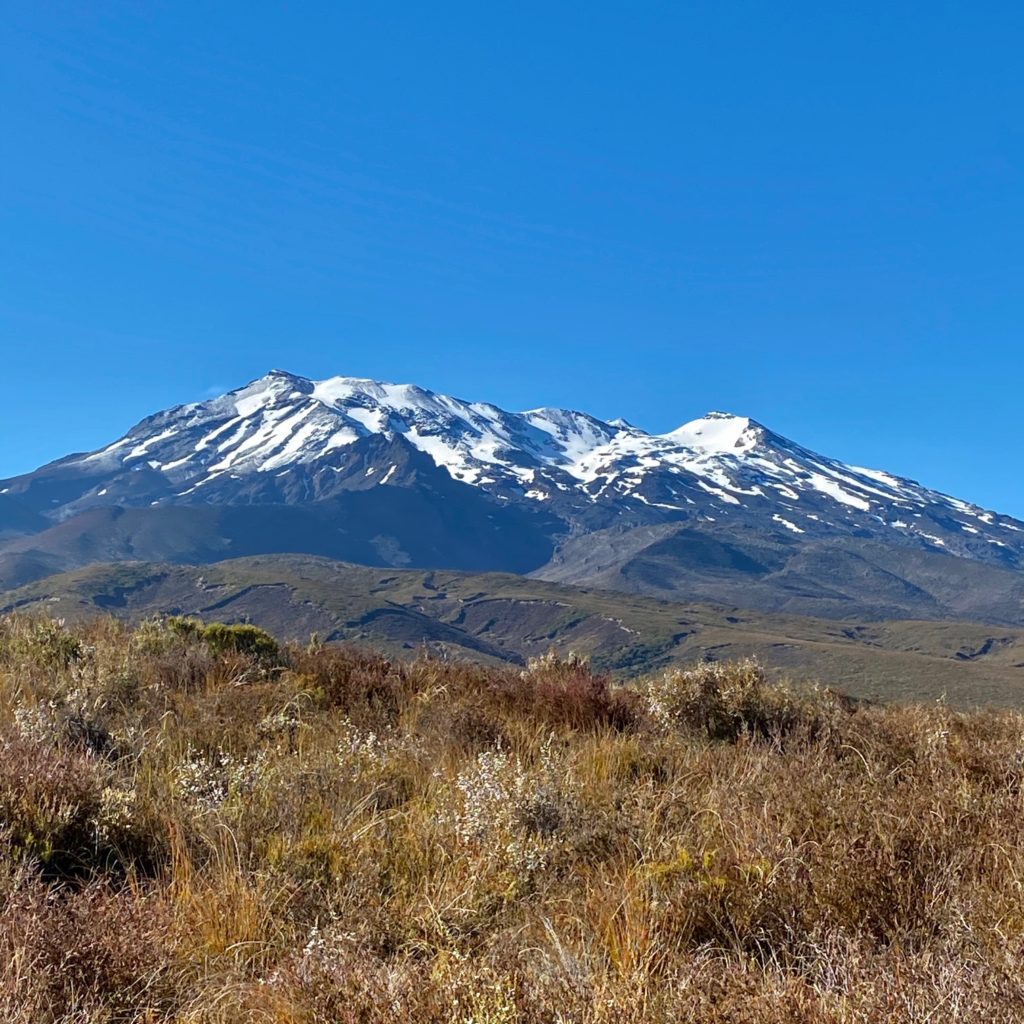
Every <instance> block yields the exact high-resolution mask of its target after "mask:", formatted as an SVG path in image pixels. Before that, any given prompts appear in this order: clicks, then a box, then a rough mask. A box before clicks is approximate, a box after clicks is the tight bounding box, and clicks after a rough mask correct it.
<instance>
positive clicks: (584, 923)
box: [0, 581, 1024, 1024]
mask: <svg viewBox="0 0 1024 1024" xmlns="http://www.w3.org/2000/svg"><path fill="white" fill-rule="evenodd" d="M421 583H422V581H421ZM234 585H238V584H234ZM382 585H386V584H383V583H382ZM435 585H436V584H435ZM391 592H392V593H393V592H394V591H393V590H392V591H391ZM426 593H431V591H426ZM108 596H112V597H113V598H115V599H117V594H113V595H110V594H108ZM121 596H122V597H123V596H124V594H122V595H121ZM420 596H422V595H420ZM567 614H568V613H567ZM873 636H875V638H876V639H878V640H884V641H886V642H889V643H891V644H892V645H894V647H895V646H898V645H899V643H901V642H902V638H903V633H902V632H900V631H898V632H897V634H895V635H893V636H889V637H884V636H882V635H881V634H877V635H875V634H873ZM933 642H934V643H935V644H936V645H940V646H941V644H942V643H944V642H945V638H944V637H943V636H941V635H940V636H936V637H935V638H934V639H933ZM893 653H895V650H894V652H893ZM986 656H988V655H979V657H986ZM1022 735H1024V717H1022V716H1021V715H1020V714H1018V713H1015V712H1009V711H985V712H972V713H957V712H955V711H953V710H951V709H949V708H948V707H945V706H941V705H940V706H936V705H934V704H933V705H930V706H926V707H922V706H917V707H914V706H880V705H873V704H863V703H857V702H852V701H849V700H847V699H844V698H842V697H840V696H838V695H835V694H832V693H830V692H827V691H803V690H800V691H798V690H792V689H789V688H785V687H779V686H777V685H772V684H770V683H769V682H768V681H767V680H766V679H765V678H764V676H763V674H762V673H761V672H760V671H759V670H758V669H757V668H756V667H754V666H752V665H751V664H749V663H733V664H728V665H724V664H705V665H702V666H700V667H699V668H696V669H692V670H689V671H673V672H670V673H668V674H664V673H662V674H659V676H658V677H657V678H655V679H653V680H646V681H644V680H642V681H638V682H636V683H635V684H632V685H630V686H627V687H615V686H612V685H610V684H609V682H608V680H607V678H603V677H599V676H594V675H593V674H591V672H590V671H589V670H588V668H587V667H586V665H585V664H583V663H581V662H579V661H577V660H571V659H558V658H551V657H546V658H542V659H537V660H534V661H532V662H531V663H530V664H529V665H528V666H526V667H525V668H520V667H518V666H510V665H505V664H497V665H482V664H474V663H471V662H460V661H444V660H439V659H436V658H425V657H418V658H416V659H414V660H411V661H408V660H405V661H403V660H398V659H395V658H387V657H384V656H383V655H379V654H373V653H367V652H365V651H359V650H356V649H353V648H348V647H330V646H328V647H323V646H317V645H306V644H304V645H300V646H287V645H285V646H279V645H278V644H277V643H275V642H274V640H273V639H272V638H271V637H269V636H266V635H261V634H260V631H258V630H257V629H256V628H255V627H242V628H241V629H236V630H232V629H231V628H228V627H221V628H216V629H207V630H200V629H198V628H197V627H195V626H194V625H190V624H188V623H184V622H169V623H157V622H153V621H149V622H146V623H143V624H142V625H140V626H138V627H135V628H132V627H128V626H126V625H123V624H120V623H118V622H116V621H115V620H113V619H110V618H105V619H101V620H95V621H93V622H90V623H86V624H82V625H79V626H75V627H68V626H62V625H60V624H59V623H57V622H54V621H52V620H49V619H46V618H43V617H40V616H17V617H10V618H5V619H0V751H2V756H0V1019H2V1020H4V1021H5V1022H10V1024H57V1022H64V1024H68V1022H72V1021H73V1022H90V1024H92V1022H96V1024H98V1022H104V1024H107V1022H109V1024H114V1022H124V1024H129V1022H130V1024H227V1022H235V1021H253V1022H268V1024H328V1022H331V1024H333V1022H362V1024H384V1022H388V1024H390V1022H394V1021H402V1022H406V1024H449V1022H458V1024H464V1022H473V1024H514V1022H518V1024H556V1022H569V1021H571V1022H574V1024H668V1022H675V1021H681V1020H687V1021H691V1020H692V1021H700V1022H707V1024H755V1022H756V1024H862V1022H869V1021H887V1022H896V1024H899V1022H906V1024H910V1022H915V1024H918V1022H921V1021H925V1020H927V1021H928V1022H929V1024H954V1022H957V1024H959V1022H962V1021H986V1022H993V1024H1009V1022H1016V1021H1019V1020H1021V1019H1024V984H1022V982H1021V977H1020V971H1019V966H1020V963H1021V960H1022V957H1024V901H1022V896H1021V887H1020V879H1021V877H1024V817H1022V816H1021V814H1020V801H1021V794H1022V786H1024V769H1022V763H1021V737H1022Z"/></svg>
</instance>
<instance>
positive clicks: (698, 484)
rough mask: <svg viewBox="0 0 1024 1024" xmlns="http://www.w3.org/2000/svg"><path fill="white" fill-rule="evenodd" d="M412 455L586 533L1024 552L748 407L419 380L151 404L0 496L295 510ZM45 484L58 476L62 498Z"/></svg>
mask: <svg viewBox="0 0 1024 1024" xmlns="http://www.w3.org/2000/svg"><path fill="white" fill-rule="evenodd" d="M373 441H376V442H377V443H376V444H368V442H373ZM403 442H404V444H403ZM409 448H411V449H413V450H414V451H415V452H419V453H422V454H423V455H425V456H426V457H427V458H428V459H429V461H430V463H432V464H433V465H434V466H436V467H437V468H438V469H440V470H443V471H444V472H445V473H446V474H448V475H449V476H450V477H451V478H452V479H453V480H455V481H458V482H460V483H463V484H467V485H470V486H472V487H475V488H479V489H481V490H483V491H484V492H486V493H488V494H489V495H491V496H493V497H495V498H497V499H499V500H501V501H505V502H508V501H520V502H524V503H533V504H538V505H540V504H546V505H547V506H548V507H549V508H550V509H551V510H552V511H553V512H554V513H555V514H557V515H562V516H564V517H566V518H567V519H568V520H569V521H570V522H573V521H577V520H580V521H582V522H583V523H585V524H589V525H591V526H594V525H597V524H607V523H610V522H611V521H612V520H611V518H610V515H609V514H612V515H614V516H626V517H627V518H628V519H629V520H630V521H645V522H662V521H666V520H676V519H680V518H682V519H686V520H693V521H697V522H726V521H729V520H730V519H732V520H736V519H743V520H749V519H751V518H754V519H757V520H758V521H760V522H761V524H762V526H763V527H764V528H768V529H771V528H775V529H777V530H780V531H786V532H788V533H791V534H793V535H794V536H799V535H801V534H814V535H821V534H822V533H833V532H839V533H844V534H846V533H854V534H856V535H864V534H865V532H866V533H868V534H871V535H876V534H882V535H885V536H887V537H888V538H890V539H893V540H897V541H898V542H901V543H905V542H910V543H917V544H921V545H924V546H926V547H930V548H933V549H945V550H947V551H949V552H950V553H954V554H960V555H965V556H967V557H971V558H975V559H979V560H983V561H994V562H1002V563H1006V564H1013V565H1016V564H1018V563H1019V560H1020V558H1021V557H1022V555H1024V524H1021V523H1018V522H1017V521H1015V520H1013V519H1011V518H1010V517H1008V516H1001V515H997V514H996V513H994V512H990V511H987V510H985V509H982V508H979V507H978V506H976V505H972V504H970V503H968V502H965V501H961V500H959V499H956V498H952V497H948V496H946V495H943V494H939V493H938V492H935V491H932V490H929V489H927V488H925V487H922V486H921V485H919V484H917V483H914V482H913V481H910V480H905V479H901V478H898V477H895V476H892V475H890V474H888V473H884V472H881V471H878V470H870V469H863V468H860V467H855V466H849V465H845V464H843V463H841V462H837V461H836V460H834V459H830V458H826V457H825V456H822V455H818V454H816V453H814V452H812V451H809V450H808V449H806V448H802V447H801V446H800V445H798V444H795V443H794V442H792V441H789V440H787V439H786V438H784V437H781V436H779V435H778V434H775V433H773V432H772V431H770V430H768V429H767V428H766V427H763V426H762V425H761V424H759V423H756V422H755V421H753V420H751V419H748V418H746V417H742V416H733V415H729V414H726V413H720V412H711V413H708V414H707V415H706V416H704V417H701V418H700V419H696V420H693V421H692V422H689V423H686V424H684V425H683V426H681V427H679V428H678V429H677V430H673V431H671V432H670V433H667V434H648V433H646V432H645V431H643V430H641V429H640V428H638V427H635V426H632V425H630V424H628V423H625V422H624V421H621V420H619V421H613V422H604V421H602V420H599V419H597V418H595V417H593V416H589V415H587V414H586V413H582V412H575V411H570V410H566V409H533V410H529V411H527V412H521V413H512V412H506V411H505V410H503V409H499V408H498V407H497V406H494V405H490V404H488V403H484V402H467V401H462V400H460V399H456V398H451V397H449V396H447V395H440V394H435V393H434V392H431V391H427V390H424V389H423V388H419V387H416V386H415V385H408V384H387V383H381V382H378V381H373V380H361V379H357V378H353V377H333V378H330V379H328V380H322V381H312V380H306V379H305V378H302V377H297V376H294V375H292V374H289V373H285V372H283V371H279V370H275V371H272V372H271V373H269V374H268V375H267V376H266V377H262V378H260V379H259V380H256V381H253V382H252V383H251V384H248V385H246V386H245V387H243V388H240V389H238V390H236V391H232V392H230V393H228V394H226V395H222V396H220V397H217V398H213V399H210V400H209V401H204V402H198V403H193V404H190V405H183V406H179V407H177V408H174V409H170V410H168V411H166V412H161V413H157V414H156V415H155V416H151V417H149V418H148V419H146V420H143V421H142V422H141V423H139V424H138V425H137V426H135V427H134V428H132V429H131V430H130V431H129V432H128V433H127V434H125V435H124V436H123V437H121V438H119V439H118V440H116V441H114V442H113V443H112V444H110V445H108V446H106V447H105V448H102V449H100V450H99V451H96V452H92V453H90V454H87V455H81V456H72V457H70V458H68V459H65V460H62V461H61V462H59V463H56V464H54V465H53V466H51V467H49V468H50V469H51V470H52V472H51V473H49V474H47V472H46V470H45V469H44V470H43V471H42V472H41V474H31V475H29V476H28V477H25V478H20V479H17V480H13V481H7V482H5V483H4V485H3V486H2V487H0V492H2V493H4V494H9V495H12V496H14V497H15V498H18V497H20V498H21V499H22V500H23V501H26V502H27V503H29V504H30V505H31V506H32V507H33V508H34V510H35V511H37V512H41V513H43V514H47V515H49V516H51V517H56V518H66V517H67V516H69V515H72V514H74V513H76V512H79V511H82V510H83V509H84V508H87V507H90V506H96V505H111V504H118V505H145V504H161V505H167V504H182V503H219V502H253V501H261V502H267V501H281V502H285V503H290V502H295V501H302V500H310V499H325V498H329V497H331V496H332V495H334V494H337V493H338V492H339V491H342V490H352V489H356V488H358V489H365V488H369V487H384V486H388V485H389V484H390V485H395V486H397V485H399V484H401V483H403V482H405V483H407V482H408V479H407V474H408V468H409V467H408V462H409V460H408V458H402V457H401V455H402V452H403V450H407V449H409ZM40 476H42V477H43V478H46V477H47V476H49V477H51V478H56V479H57V480H59V481H60V482H61V484H62V486H61V487H60V488H59V491H60V493H59V494H57V495H56V496H55V495H54V494H53V493H51V492H53V491H54V488H53V483H54V482H55V481H54V480H53V479H51V480H49V481H46V480H45V479H40ZM46 483H49V486H40V485H43V484H46ZM37 492H40V493H39V494H37ZM40 496H44V500H43V501H40V500H38V499H39V497H40ZM33 498H35V499H36V500H34V501H33V500H32V499H33Z"/></svg>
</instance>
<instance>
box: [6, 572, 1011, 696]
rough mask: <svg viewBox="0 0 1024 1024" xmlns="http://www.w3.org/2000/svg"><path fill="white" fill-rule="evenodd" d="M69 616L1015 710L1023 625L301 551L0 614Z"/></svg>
mask: <svg viewBox="0 0 1024 1024" xmlns="http://www.w3.org/2000/svg"><path fill="white" fill-rule="evenodd" d="M19 609H20V610H45V611H46V612H47V613H48V614H51V615H54V616H59V617H63V618H67V619H72V620H73V619H79V618H81V617H83V616H94V615H96V614H97V613H109V614H113V615H117V616H120V617H124V618H130V619H135V620H138V619H141V618H144V617H146V616H149V615H152V614H155V613H160V614H180V615H197V616H200V617H203V618H206V619H218V620H223V621H229V622H231V621H234V622H237V621H252V622H254V623H256V624H258V625H261V626H263V627H265V628H267V629H270V630H271V631H273V632H275V633H277V634H279V635H282V636H286V637H291V638H293V639H301V640H305V639H306V638H308V636H309V635H310V634H311V633H314V632H315V633H317V634H318V635H319V636H320V637H321V638H322V639H324V640H329V641H356V642H360V643H364V644H371V645H373V646H375V647H377V648H379V649H382V650H385V651H388V652H390V653H393V654H402V653H405V654H408V653H410V652H411V651H414V650H415V649H417V648H419V647H421V646H423V645H426V646H428V647H429V648H430V649H432V650H433V651H435V652H437V653H444V654H446V655H448V656H455V657H468V658H472V659H474V660H477V661H481V662H484V663H490V664H498V663H501V662H512V663H515V664H524V663H525V662H526V660H527V659H529V658H531V657H536V656H538V655H541V654H544V653H545V652H546V651H547V650H548V649H549V648H552V647H554V648H555V649H556V650H558V651H560V652H562V653H563V654H564V653H567V652H569V651H570V650H572V651H578V652H580V653H583V654H586V655H588V656H589V657H590V658H591V659H592V662H593V664H594V666H595V668H597V669H600V670H602V671H608V672H611V673H612V674H614V675H616V676H618V677H620V678H627V677H631V676H637V675H640V674H642V673H645V672H652V671H655V670H658V669H662V668H665V667H667V666H671V665H678V664H689V663H691V662H694V661H700V660H714V661H724V660H730V659H736V658H744V657H749V656H756V657H757V658H759V659H760V660H761V661H762V662H763V663H764V664H765V666H766V667H767V668H768V670H769V671H770V673H771V674H772V675H774V676H776V677H778V676H791V677H795V678H797V679H828V680H830V681H831V682H833V683H834V684H835V685H837V686H841V687H843V688H844V689H845V690H847V691H848V692H850V693H852V694H855V695H857V696H860V697H870V698H878V699H904V700H911V699H912V700H935V699H938V698H941V697H945V698H946V699H947V700H948V701H949V702H950V703H952V704H954V705H958V706H964V707H967V706H972V705H977V704H1002V705H1007V706H1020V705H1021V704H1022V703H1024V630H1020V629H1014V628H1009V627H1001V626H986V625H978V624H974V623H950V622H932V621H928V622H901V621H895V622H885V623H868V624H861V623H851V622H843V621H833V620H826V619H813V618H808V617H804V616H796V615H783V614H768V613H760V612H749V611H741V610H738V609H735V608H728V607H722V606H715V605H708V604H684V603H675V602H665V601H660V600H656V599H653V598H644V597H637V596H634V595H629V594H621V593H612V592H608V591H603V590H588V589H584V588H579V587H571V586H566V585H559V584H554V583H547V582H544V581H541V580H534V579H528V578H523V577H520V576H512V575H503V574H493V573H492V574H467V573H457V572H423V571H421V570H406V571H402V570H394V569H379V568H368V567H365V566H356V565H350V564H346V563H339V562H334V561H331V560H329V559H323V558H314V557H308V556H277V555H275V556H265V557H254V558H240V559H233V560H229V561H224V562H218V563H215V564H213V565H204V566H201V567H192V566H180V565H153V564H147V563H126V564H125V563H122V564H116V565H100V566H90V567H88V568H86V569H80V570H76V571H74V572H69V573H64V574H61V575H58V576H54V577H50V578H48V579H45V580H41V581H38V582H36V583H33V584H30V585H28V586H26V587H22V588H20V589H18V590H15V591H12V592H9V593H7V594H5V595H0V611H3V610H6V611H12V610H19Z"/></svg>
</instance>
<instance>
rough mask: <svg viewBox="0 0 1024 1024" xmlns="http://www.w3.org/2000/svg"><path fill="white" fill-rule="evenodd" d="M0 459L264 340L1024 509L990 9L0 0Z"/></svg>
mask: <svg viewBox="0 0 1024 1024" xmlns="http://www.w3.org/2000/svg"><path fill="white" fill-rule="evenodd" d="M0 20H2V26H0V27H2V31H0V82H2V87H3V95H4V102H3V104H2V105H0V140H2V141H0V146H2V151H0V158H2V159H0V196H2V202H0V218H2V221H0V237H2V243H0V275H2V276H0V282H2V283H0V347H2V362H0V370H2V376H0V380H2V381H3V392H2V393H3V401H2V403H0V431H2V437H3V444H2V447H0V476H4V475H10V474H13V473H15V472H19V471H24V470H27V469H30V468H33V467H34V466H36V465H37V464H39V463H41V462H43V461H46V460H49V459H51V458H54V457H57V456H59V455H62V454H65V453H66V452H68V451H70V450H82V449H88V448H92V447H95V446H98V445H100V444H102V443H105V442H107V441H109V440H112V439H113V438H114V437H115V436H117V435H118V434H120V433H121V432H123V430H124V429H125V428H127V427H128V426H129V425H130V424H132V423H133V422H135V421H136V420H137V419H139V418H141V417H142V416H143V415H145V414H147V413H149V412H152V411H155V410H156V409H159V408H162V407H165V406H168V405H171V404H175V403H179V402H185V401H191V400H194V399H197V398H200V397H202V396H203V395H204V393H206V392H207V391H208V390H209V389H213V388H223V389H227V388H228V387H230V386H235V385H239V384H242V383H244V382H245V381H247V380H248V379H250V378H252V377H255V376H258V375H260V374H262V373H263V372H265V371H266V370H268V369H270V368H271V367H275V366H280V367H284V368H287V369H291V370H293V371H294V372H297V373H302V374H305V375H307V376H327V375H330V374H335V373H343V374H352V375H359V376H373V377H381V378H385V379H391V380H396V379H397V380H401V381H415V382H417V383H420V384H423V385H425V386H428V387H432V388H434V389H437V390H442V391H447V392H450V393H454V394H457V395H459V396H462V397H470V398H480V399H487V400H490V401H494V402H496V403H498V404H500V405H504V406H506V407H510V408H525V407H531V406H536V405H542V404H543V405H563V406H570V407H575V408H583V409H586V410H588V411H591V412H593V413H596V414H598V415H601V416H605V417H612V416H616V415H621V416H625V417H626V418H627V419H629V420H632V421H634V422H636V423H638V424H640V425H642V426H644V427H646V428H648V429H652V430H668V429H671V428H673V427H675V426H677V425H678V424H679V423H681V422H683V421H685V420H688V419H691V418H693V417H695V416H698V415H700V414H702V413H703V412H705V411H706V410H708V409H712V408H720V409H727V410H730V411H734V412H740V413H744V414H748V415H751V416H754V417H755V418H757V419H759V420H761V421H762V422H764V423H766V424H768V425H769V426H771V427H773V428H774V429H776V430H779V431H780V432H782V433H785V434H787V435H789V436H790V437H793V438H795V439H797V440H799V441H801V442H802V443H804V444H807V445H809V446H811V447H814V448H817V449H818V450H820V451H824V452H825V453H827V454H830V455H834V456H837V457H840V458H844V459H847V460H849V461H853V462H857V463H860V464H864V465H872V466H879V467H884V468H886V469H890V470H893V471H896V472H900V473H903V474H906V475H909V476H912V477H915V478H917V479H919V480H921V481H923V482H924V483H927V484H929V485H932V486H935V487H938V488H940V489H943V490H945V491H948V492H952V493H954V494H957V495H960V496H962V497H966V498H970V499H973V500H976V501H978V502H979V503H981V504H984V505H987V506H990V507H995V508H997V509H1000V510H1002V511H1007V512H1011V513H1016V514H1017V515H1021V516H1024V472H1022V470H1024V458H1022V451H1024V444H1022V435H1024V415H1022V414H1024V401H1022V396H1024V372H1022V370H1024V366H1022V363H1024V360H1022V356H1021V342H1022V327H1024V74H1022V71H1021V68H1022V63H1021V61H1022V56H1021V55H1022V54H1024V6H1022V5H1021V4H1019V3H1010V2H1006V3H985V2H971V3H966V2H964V3H957V2H942V0H929V2H927V3H897V4H892V3H872V2H865V3H856V4H854V3H849V4H847V3H820V2H813V3H812V2H802V3H785V2H779V3H770V4H769V3H755V2H749V3H740V2H730V0H717V2H707V3H681V2H674V3H655V2H652V3H642V4H637V3H626V2H623V3H617V4H609V3H601V2H589V3H579V4H571V3H549V2H545V3H532V2H518V3H516V4H503V3H479V2H474V3H464V4H461V3H445V2H443V0H441V2H439V3H436V4H427V3H401V2H399V3H394V4H389V5H381V4H358V5H357V4H350V3H340V2H315V0H310V2H306V3H302V4H283V3H268V2H255V3H251V2H250V3H244V4H243V3H237V2H230V0H220V2H217V3H209V2H204V3H199V2H195V0H173V2H171V0H168V2H146V3H139V2H137V0H131V2H117V0H95V2H86V0H78V2H75V3H51V2H48V0H34V2H31V3H24V4H9V5H7V6H6V9H5V10H4V12H3V14H2V16H0Z"/></svg>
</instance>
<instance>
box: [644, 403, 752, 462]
mask: <svg viewBox="0 0 1024 1024" xmlns="http://www.w3.org/2000/svg"><path fill="white" fill-rule="evenodd" d="M763 434H764V427H762V426H761V424H760V423H758V422H757V421H756V420H752V419H750V417H748V416H736V415H734V414H733V413H729V412H718V411H712V412H709V413H707V414H706V415H704V416H702V417H700V418H699V419H696V420H691V421H690V422H689V423H684V424H683V425H682V426H681V427H677V428H676V429H675V430H673V431H671V432H670V433H668V434H665V435H664V436H665V437H666V438H669V439H671V440H672V441H675V442H676V443H677V444H681V445H685V446H686V447H688V448H696V449H699V450H701V451H705V452H708V453H709V454H718V455H741V454H743V453H744V452H748V451H750V449H751V448H754V447H756V445H757V444H758V442H759V441H760V440H761V438H762V437H763Z"/></svg>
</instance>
